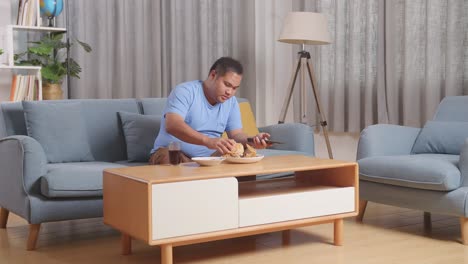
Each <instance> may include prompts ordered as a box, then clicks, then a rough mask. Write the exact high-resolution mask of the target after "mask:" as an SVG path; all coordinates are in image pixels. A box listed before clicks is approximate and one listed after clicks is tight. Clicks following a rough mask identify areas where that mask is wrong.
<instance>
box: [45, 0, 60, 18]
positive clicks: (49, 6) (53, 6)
mask: <svg viewBox="0 0 468 264" xmlns="http://www.w3.org/2000/svg"><path fill="white" fill-rule="evenodd" d="M40 8H41V9H40V10H41V16H47V17H56V16H58V15H60V13H61V12H62V10H63V0H40Z"/></svg>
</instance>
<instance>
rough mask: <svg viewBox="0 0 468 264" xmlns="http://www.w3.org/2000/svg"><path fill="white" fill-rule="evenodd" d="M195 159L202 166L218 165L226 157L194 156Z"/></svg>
mask: <svg viewBox="0 0 468 264" xmlns="http://www.w3.org/2000/svg"><path fill="white" fill-rule="evenodd" d="M192 160H193V161H195V162H196V163H198V164H200V165H201V166H216V165H219V164H220V163H221V162H223V160H225V158H223V157H197V158H192Z"/></svg>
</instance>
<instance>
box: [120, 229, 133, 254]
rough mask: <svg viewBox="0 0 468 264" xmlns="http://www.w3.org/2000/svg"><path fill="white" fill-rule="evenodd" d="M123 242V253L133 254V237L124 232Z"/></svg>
mask: <svg viewBox="0 0 468 264" xmlns="http://www.w3.org/2000/svg"><path fill="white" fill-rule="evenodd" d="M121 242H122V255H130V254H132V238H131V237H130V236H129V235H127V234H125V233H122V237H121Z"/></svg>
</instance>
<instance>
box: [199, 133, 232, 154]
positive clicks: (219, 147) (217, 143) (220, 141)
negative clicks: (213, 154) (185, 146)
mask: <svg viewBox="0 0 468 264" xmlns="http://www.w3.org/2000/svg"><path fill="white" fill-rule="evenodd" d="M204 143H205V144H204V145H205V146H206V147H207V148H209V149H216V151H218V152H219V153H220V154H221V155H224V154H226V153H229V152H230V151H231V150H232V149H233V148H234V145H235V144H236V141H234V140H233V139H228V138H222V137H221V138H208V137H207V138H206V140H205V142H204Z"/></svg>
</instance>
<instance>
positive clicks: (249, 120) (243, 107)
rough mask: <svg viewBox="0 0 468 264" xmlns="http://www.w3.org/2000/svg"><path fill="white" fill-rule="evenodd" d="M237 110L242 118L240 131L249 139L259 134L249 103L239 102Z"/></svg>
mask: <svg viewBox="0 0 468 264" xmlns="http://www.w3.org/2000/svg"><path fill="white" fill-rule="evenodd" d="M239 110H240V112H241V117H242V130H243V131H244V132H245V133H246V134H247V135H248V136H250V137H253V136H255V135H257V134H258V133H259V131H258V128H257V124H256V122H255V116H254V114H253V112H252V108H251V107H250V103H249V102H239Z"/></svg>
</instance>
